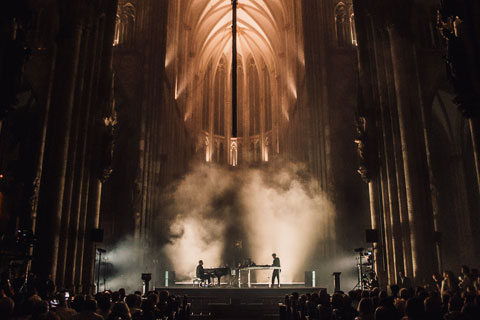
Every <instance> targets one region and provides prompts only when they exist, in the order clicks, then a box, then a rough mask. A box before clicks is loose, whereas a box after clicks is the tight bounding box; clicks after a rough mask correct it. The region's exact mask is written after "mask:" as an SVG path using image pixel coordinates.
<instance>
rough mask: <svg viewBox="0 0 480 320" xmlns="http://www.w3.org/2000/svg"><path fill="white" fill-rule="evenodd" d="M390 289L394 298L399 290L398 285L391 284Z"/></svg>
mask: <svg viewBox="0 0 480 320" xmlns="http://www.w3.org/2000/svg"><path fill="white" fill-rule="evenodd" d="M390 291H391V292H392V296H393V297H394V298H396V297H397V296H398V292H399V291H400V287H399V286H398V285H396V284H392V285H391V286H390Z"/></svg>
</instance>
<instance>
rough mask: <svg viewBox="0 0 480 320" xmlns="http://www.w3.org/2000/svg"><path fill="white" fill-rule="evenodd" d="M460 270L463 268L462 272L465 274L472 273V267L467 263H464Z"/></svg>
mask: <svg viewBox="0 0 480 320" xmlns="http://www.w3.org/2000/svg"><path fill="white" fill-rule="evenodd" d="M460 270H461V271H460V272H461V273H462V274H463V275H468V274H470V268H469V267H468V266H466V265H463V266H462V268H461V269H460Z"/></svg>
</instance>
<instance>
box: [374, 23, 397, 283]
mask: <svg viewBox="0 0 480 320" xmlns="http://www.w3.org/2000/svg"><path fill="white" fill-rule="evenodd" d="M372 30H374V32H373V39H372V42H373V47H374V53H375V65H376V71H377V72H376V75H377V76H376V79H377V90H378V98H379V107H380V108H379V109H380V110H379V111H380V114H379V123H378V124H379V126H380V128H379V134H378V136H379V138H380V139H381V141H380V143H379V144H380V145H381V149H382V150H383V167H384V174H385V180H386V185H385V188H386V189H387V190H386V192H387V194H386V198H387V200H388V207H386V208H385V211H384V212H385V230H386V231H387V242H391V244H390V243H389V247H390V250H391V253H390V254H389V255H388V259H389V260H390V261H391V263H389V267H388V269H389V280H390V281H389V282H390V283H397V280H396V279H397V275H398V271H401V270H403V251H402V250H403V245H402V233H401V224H400V214H399V202H398V192H397V179H396V174H395V173H396V172H395V169H396V168H395V156H394V152H393V147H392V145H393V144H394V141H393V135H392V128H391V122H390V110H389V104H391V103H392V102H393V101H392V99H391V98H390V94H393V95H394V93H392V92H389V87H388V81H387V78H388V74H387V73H388V72H389V71H387V70H388V66H387V64H386V60H387V58H386V57H385V52H384V47H385V40H386V39H385V35H384V33H383V32H377V31H376V29H375V28H374V26H373V25H372Z"/></svg>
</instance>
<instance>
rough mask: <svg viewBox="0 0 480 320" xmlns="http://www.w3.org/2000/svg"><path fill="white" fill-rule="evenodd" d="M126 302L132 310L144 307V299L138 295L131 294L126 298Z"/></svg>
mask: <svg viewBox="0 0 480 320" xmlns="http://www.w3.org/2000/svg"><path fill="white" fill-rule="evenodd" d="M125 302H126V303H127V305H128V307H129V308H130V309H131V308H140V307H141V306H142V297H140V296H139V295H138V294H129V295H128V296H127V297H126V298H125Z"/></svg>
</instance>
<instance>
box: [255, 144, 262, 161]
mask: <svg viewBox="0 0 480 320" xmlns="http://www.w3.org/2000/svg"><path fill="white" fill-rule="evenodd" d="M260 161H262V149H261V146H260V142H257V143H256V144H255V162H260Z"/></svg>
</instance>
